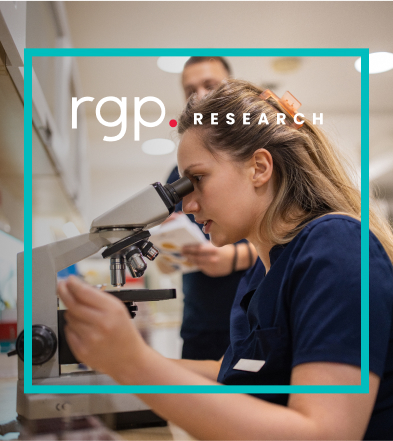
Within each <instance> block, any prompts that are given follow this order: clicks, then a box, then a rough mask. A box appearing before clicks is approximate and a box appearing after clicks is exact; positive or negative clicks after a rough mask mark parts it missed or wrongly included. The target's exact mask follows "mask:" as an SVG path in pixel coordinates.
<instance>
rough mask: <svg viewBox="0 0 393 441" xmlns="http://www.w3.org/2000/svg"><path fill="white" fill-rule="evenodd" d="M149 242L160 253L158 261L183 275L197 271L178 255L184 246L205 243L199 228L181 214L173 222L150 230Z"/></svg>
mask: <svg viewBox="0 0 393 441" xmlns="http://www.w3.org/2000/svg"><path fill="white" fill-rule="evenodd" d="M150 234H151V238H150V239H149V240H151V242H152V243H153V244H154V246H155V247H156V248H158V250H159V251H160V256H159V257H158V258H159V259H162V260H165V261H166V262H167V263H170V264H171V265H173V266H174V267H176V268H177V269H179V270H180V271H182V272H183V273H190V272H193V271H198V268H197V267H196V266H194V265H192V264H190V263H188V262H187V260H186V259H185V258H184V257H183V256H182V255H181V254H180V253H181V249H182V248H183V246H184V245H190V244H198V243H200V244H203V243H205V242H207V239H206V237H205V235H204V234H203V233H202V231H201V230H200V229H199V227H198V226H197V225H196V224H194V223H193V222H191V221H190V219H189V218H188V217H187V216H186V215H185V214H181V215H179V216H177V217H176V218H175V219H174V220H172V221H169V222H166V223H164V224H163V225H159V226H157V227H154V228H152V229H151V230H150Z"/></svg>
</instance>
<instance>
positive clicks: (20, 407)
mask: <svg viewBox="0 0 393 441" xmlns="http://www.w3.org/2000/svg"><path fill="white" fill-rule="evenodd" d="M33 384H39V385H56V386H58V385H71V384H72V385H88V384H89V385H92V384H94V385H99V384H105V385H111V384H116V383H115V382H114V381H113V380H112V379H111V378H110V377H108V376H107V375H103V374H96V373H83V374H71V375H62V376H60V377H57V378H45V379H34V380H33ZM23 389H24V384H23V380H18V387H17V402H16V411H17V413H18V415H20V416H21V417H22V419H23V420H29V421H34V420H48V419H52V418H66V419H67V418H72V417H80V416H88V415H98V416H100V417H101V418H102V419H103V420H104V421H105V422H106V423H107V424H108V425H109V426H110V427H112V428H114V429H117V430H122V429H126V428H130V427H146V426H157V425H165V424H166V422H165V420H162V419H161V418H160V417H158V416H157V415H156V414H155V413H154V412H152V411H151V409H150V408H149V407H148V406H147V405H146V404H145V403H144V402H143V401H141V400H140V399H139V398H137V397H136V396H135V395H133V394H25V393H24V392H23Z"/></svg>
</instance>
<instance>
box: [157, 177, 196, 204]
mask: <svg viewBox="0 0 393 441" xmlns="http://www.w3.org/2000/svg"><path fill="white" fill-rule="evenodd" d="M164 188H165V190H166V193H167V195H168V196H169V198H170V199H171V200H172V202H173V203H174V204H178V203H179V202H180V201H181V200H182V199H183V198H184V196H187V195H188V194H190V193H191V192H193V191H194V186H193V185H192V182H191V181H190V180H189V179H188V178H187V177H185V176H184V177H183V178H180V179H178V180H177V181H175V182H172V184H166V185H164Z"/></svg>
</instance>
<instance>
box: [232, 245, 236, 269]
mask: <svg viewBox="0 0 393 441" xmlns="http://www.w3.org/2000/svg"><path fill="white" fill-rule="evenodd" d="M233 246H234V247H235V254H234V256H233V263H232V272H233V273H234V272H235V271H236V264H237V245H236V244H235V243H234V244H233Z"/></svg>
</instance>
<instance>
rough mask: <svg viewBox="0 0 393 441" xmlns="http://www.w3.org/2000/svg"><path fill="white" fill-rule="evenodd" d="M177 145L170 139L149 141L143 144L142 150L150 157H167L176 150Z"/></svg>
mask: <svg viewBox="0 0 393 441" xmlns="http://www.w3.org/2000/svg"><path fill="white" fill-rule="evenodd" d="M175 148H176V145H175V143H174V142H173V141H171V140H170V139H163V138H155V139H149V140H148V141H145V142H144V143H143V144H142V150H143V151H144V152H145V153H147V154H148V155H167V154H168V153H172V152H173V150H175Z"/></svg>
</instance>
